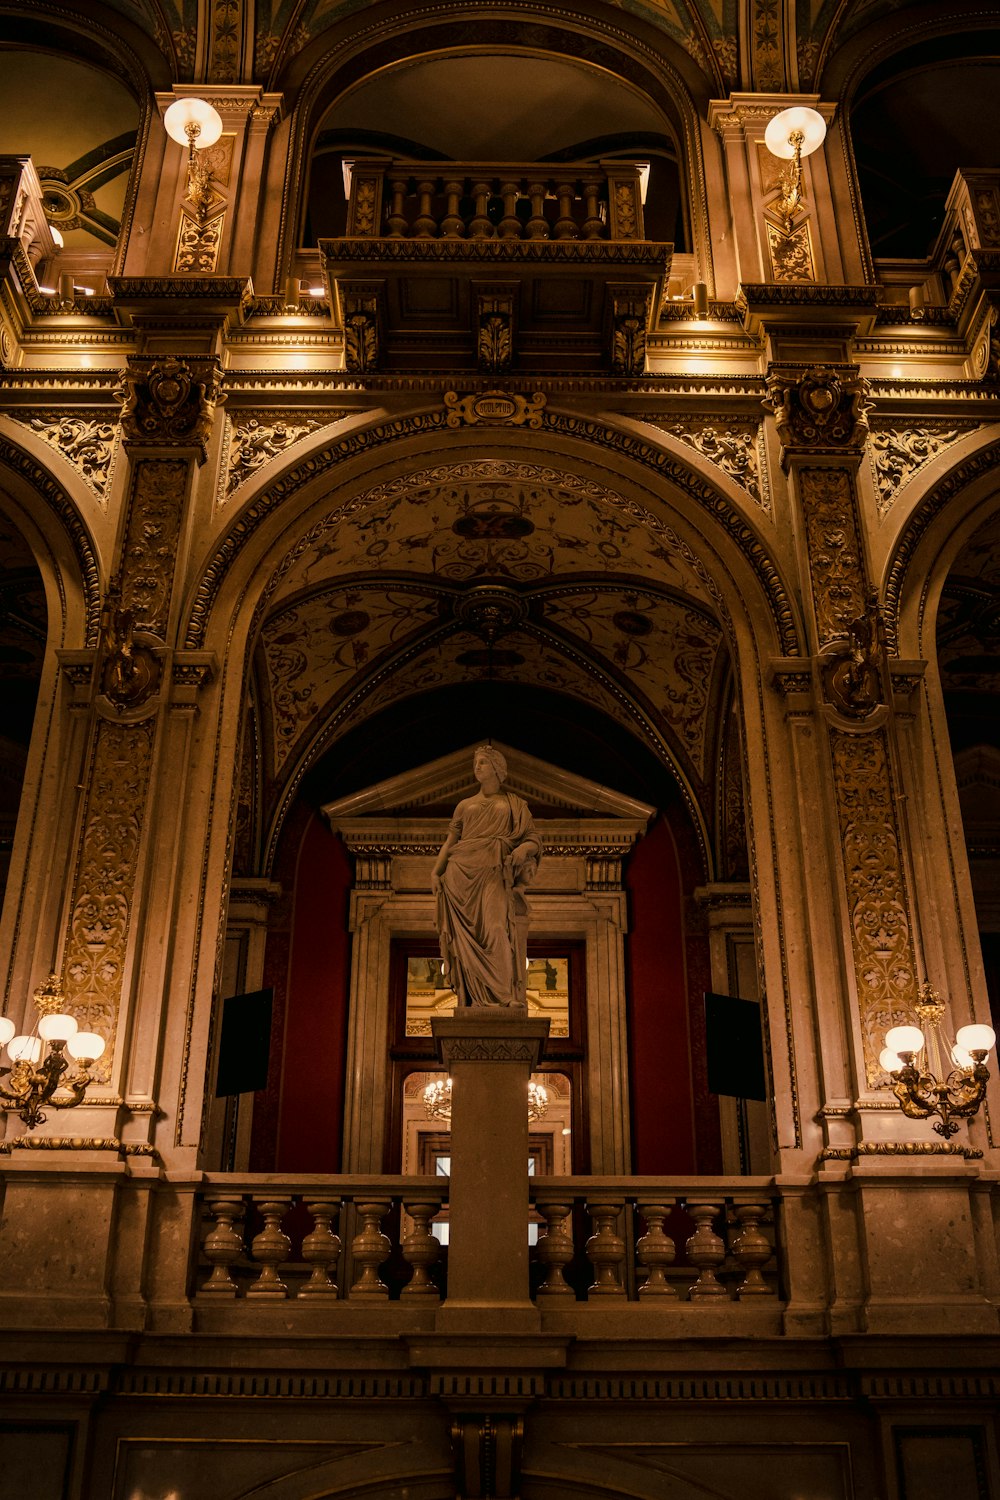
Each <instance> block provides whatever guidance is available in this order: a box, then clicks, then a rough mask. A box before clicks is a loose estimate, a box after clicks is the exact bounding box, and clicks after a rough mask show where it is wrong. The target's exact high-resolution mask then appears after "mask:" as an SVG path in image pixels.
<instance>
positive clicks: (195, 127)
mask: <svg viewBox="0 0 1000 1500" xmlns="http://www.w3.org/2000/svg"><path fill="white" fill-rule="evenodd" d="M163 128H164V129H165V130H166V132H167V134H168V135H169V137H170V139H171V140H172V141H176V142H177V144H178V145H179V146H185V145H186V146H187V148H188V181H187V195H188V197H189V198H190V200H191V202H192V203H193V204H194V208H195V212H196V214H197V215H198V222H199V223H201V224H203V223H204V222H205V218H206V215H207V214H208V210H209V208H210V207H211V205H212V197H213V193H212V169H211V167H210V166H209V165H208V164H207V162H202V161H199V160H198V152H199V151H204V150H205V149H206V148H207V147H208V146H214V145H215V143H216V141H217V140H218V139H219V136H220V135H221V134H222V118H221V116H220V115H219V112H218V110H216V109H213V108H212V106H211V104H208V103H207V102H206V101H205V100H204V99H175V100H174V102H173V104H171V106H170V108H169V109H168V110H167V111H166V113H165V114H164V116H163Z"/></svg>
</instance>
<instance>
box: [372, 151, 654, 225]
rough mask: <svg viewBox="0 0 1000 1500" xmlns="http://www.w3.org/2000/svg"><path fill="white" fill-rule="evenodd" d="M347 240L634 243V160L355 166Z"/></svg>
mask: <svg viewBox="0 0 1000 1500" xmlns="http://www.w3.org/2000/svg"><path fill="white" fill-rule="evenodd" d="M347 233H348V236H349V237H352V238H360V239H369V238H384V239H391V240H401V239H412V240H437V239H440V240H462V239H470V240H484V239H501V240H548V239H552V240H609V239H610V240H641V239H642V238H643V237H644V233H643V223H642V194H641V191H640V169H639V167H638V166H637V165H636V164H635V163H634V162H602V163H600V164H599V165H598V166H580V165H566V166H553V164H552V163H551V162H548V163H542V164H536V165H525V164H524V163H514V164H510V163H495V162H492V163H485V164H484V163H477V162H447V163H442V162H412V161H411V162H388V163H387V162H375V161H357V162H355V163H354V164H353V167H352V172H351V192H350V201H349V206H348V219H347Z"/></svg>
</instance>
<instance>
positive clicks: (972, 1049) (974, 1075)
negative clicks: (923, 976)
mask: <svg viewBox="0 0 1000 1500" xmlns="http://www.w3.org/2000/svg"><path fill="white" fill-rule="evenodd" d="M914 1009H915V1010H916V1013H917V1015H918V1016H919V1018H920V1020H921V1022H922V1023H923V1027H924V1030H921V1028H920V1027H919V1026H893V1027H892V1029H891V1030H890V1031H887V1032H886V1036H885V1047H884V1049H883V1050H882V1052H881V1054H880V1055H879V1062H880V1063H881V1065H882V1067H883V1068H884V1069H885V1071H886V1072H887V1073H888V1074H889V1076H890V1078H891V1079H892V1092H893V1093H894V1094H895V1096H896V1098H897V1099H898V1100H899V1107H900V1109H901V1110H902V1111H903V1114H904V1115H906V1117H907V1118H908V1119H910V1120H927V1119H929V1118H930V1117H931V1115H939V1116H940V1119H938V1120H935V1122H934V1129H935V1130H936V1131H937V1133H938V1135H943V1136H944V1137H945V1139H946V1140H947V1139H948V1137H949V1136H952V1135H954V1134H955V1132H956V1131H957V1130H958V1125H957V1123H956V1120H958V1119H967V1118H969V1117H970V1116H971V1115H974V1114H976V1113H977V1112H978V1110H979V1106H980V1104H982V1102H983V1098H984V1096H985V1094H986V1084H987V1082H988V1080H989V1076H990V1075H989V1070H988V1069H987V1067H986V1057H987V1055H988V1054H989V1051H990V1049H991V1048H992V1047H993V1046H994V1045H995V1043H996V1033H995V1032H994V1030H993V1027H992V1026H982V1025H972V1026H960V1027H959V1029H958V1031H957V1032H956V1033H955V1043H954V1045H953V1046H951V1047H949V1046H948V1044H947V1041H946V1039H945V1036H944V1033H943V1032H942V1030H941V1020H942V1017H943V1016H944V1011H945V1007H944V1001H943V1000H941V998H940V997H939V996H938V995H937V993H936V992H935V991H934V990H933V989H932V988H931V986H930V985H929V984H923V985H921V987H920V999H919V1001H918V1003H917V1004H916V1006H914ZM918 1058H919V1059H920V1061H918ZM945 1058H948V1059H949V1060H950V1062H951V1063H952V1064H953V1066H952V1067H951V1068H950V1069H946V1065H945V1063H944V1059H945Z"/></svg>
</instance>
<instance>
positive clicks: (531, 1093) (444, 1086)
mask: <svg viewBox="0 0 1000 1500" xmlns="http://www.w3.org/2000/svg"><path fill="white" fill-rule="evenodd" d="M422 1098H423V1101H424V1109H425V1110H426V1112H427V1118H428V1119H429V1120H450V1119H451V1079H450V1078H435V1079H432V1081H431V1082H430V1083H429V1084H428V1085H427V1086H426V1088H425V1089H424V1091H423V1095H422ZM548 1107H549V1091H548V1089H547V1088H546V1087H545V1085H544V1084H541V1083H535V1082H534V1080H532V1081H531V1082H530V1083H529V1084H528V1119H529V1120H540V1119H541V1118H542V1116H543V1115H544V1114H545V1112H546V1110H547V1109H548Z"/></svg>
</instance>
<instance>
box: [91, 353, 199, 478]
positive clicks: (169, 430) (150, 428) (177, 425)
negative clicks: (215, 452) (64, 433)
mask: <svg viewBox="0 0 1000 1500" xmlns="http://www.w3.org/2000/svg"><path fill="white" fill-rule="evenodd" d="M220 381H221V371H220V369H219V365H218V362H217V361H216V360H214V359H195V360H182V359H177V358H175V357H174V356H169V357H168V358H166V359H153V358H150V357H146V356H137V357H136V358H134V359H131V360H129V363H128V366H127V368H126V370H125V371H124V373H123V375H122V379H121V383H120V385H119V386H118V390H117V392H116V394H117V395H118V396H119V397H120V398H121V401H122V410H121V423H122V431H123V433H124V435H125V441H126V443H129V444H131V445H133V446H139V445H147V446H149V445H152V446H155V447H170V448H181V447H183V448H191V447H194V448H196V449H197V450H198V451H199V453H200V455H201V461H202V462H204V460H205V458H206V457H207V449H208V438H209V435H210V433H211V430H212V419H213V417H214V415H215V410H216V407H217V406H218V405H220V404H221V402H222V401H224V400H225V397H224V396H222V395H221V394H220V391H219V386H220Z"/></svg>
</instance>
